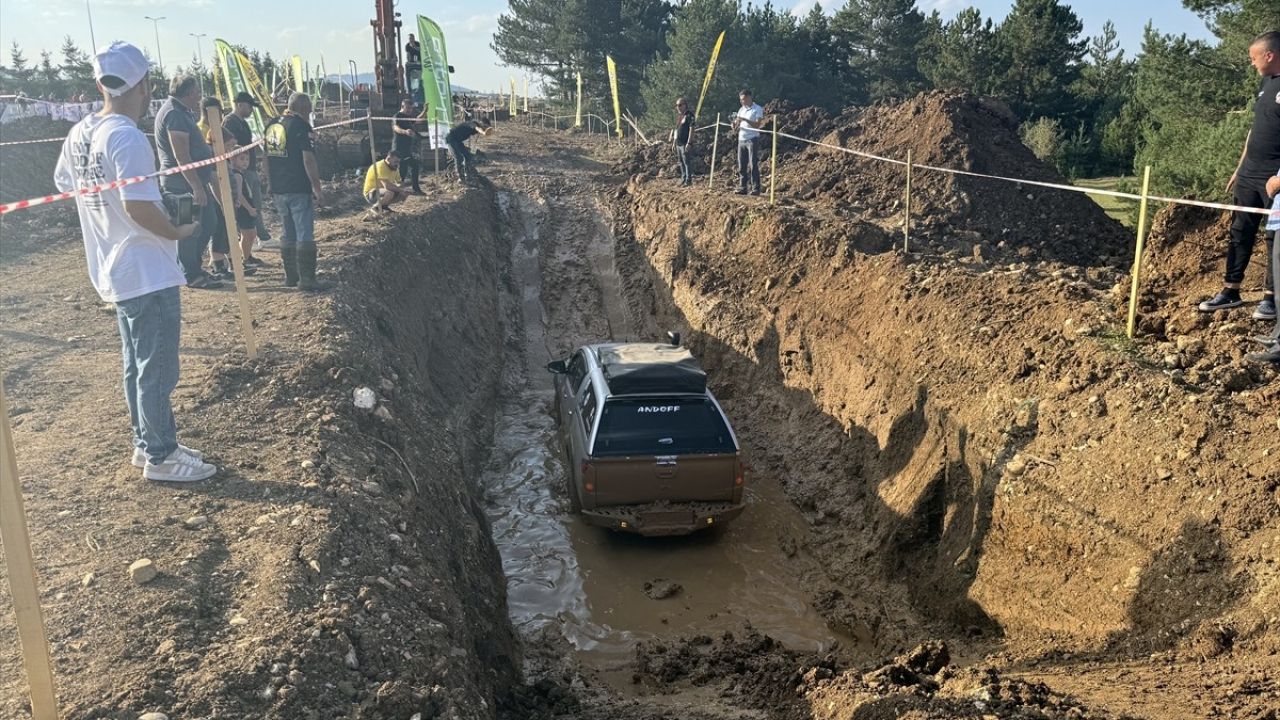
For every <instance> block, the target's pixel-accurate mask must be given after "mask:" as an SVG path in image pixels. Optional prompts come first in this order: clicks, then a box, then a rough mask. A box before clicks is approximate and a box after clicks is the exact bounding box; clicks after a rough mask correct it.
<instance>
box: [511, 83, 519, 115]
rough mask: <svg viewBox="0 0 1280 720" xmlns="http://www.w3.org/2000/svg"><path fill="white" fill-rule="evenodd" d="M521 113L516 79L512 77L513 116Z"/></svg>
mask: <svg viewBox="0 0 1280 720" xmlns="http://www.w3.org/2000/svg"><path fill="white" fill-rule="evenodd" d="M519 114H520V108H519V107H517V106H516V79H515V78H511V117H516V116H517V115H519Z"/></svg>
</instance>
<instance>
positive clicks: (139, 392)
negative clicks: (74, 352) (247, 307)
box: [53, 42, 218, 482]
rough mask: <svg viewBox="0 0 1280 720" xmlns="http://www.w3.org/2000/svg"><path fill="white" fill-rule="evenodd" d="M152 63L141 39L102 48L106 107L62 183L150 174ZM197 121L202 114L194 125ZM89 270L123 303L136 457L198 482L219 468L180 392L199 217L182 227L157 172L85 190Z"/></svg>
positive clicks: (97, 61) (73, 151)
mask: <svg viewBox="0 0 1280 720" xmlns="http://www.w3.org/2000/svg"><path fill="white" fill-rule="evenodd" d="M149 73H150V63H149V62H148V61H147V58H146V57H145V56H143V54H142V51H141V50H139V49H138V48H136V47H134V46H133V45H130V44H128V43H124V42H114V43H112V44H110V45H108V46H106V47H104V48H102V49H101V50H99V51H98V52H97V54H96V55H95V56H94V59H93V77H94V80H95V81H96V82H97V85H98V89H99V90H100V91H101V92H102V96H103V100H104V103H105V104H104V107H103V108H102V110H101V111H100V112H98V113H95V114H93V115H89V116H88V117H86V118H84V119H83V120H81V121H80V122H79V123H76V126H75V127H73V128H72V129H71V133H70V134H69V135H68V136H67V139H66V140H65V141H63V144H62V152H61V153H60V154H59V155H58V166H57V169H56V170H55V171H54V178H53V179H54V182H55V183H56V184H57V186H58V189H59V190H61V191H62V192H69V191H72V190H78V189H82V188H86V187H91V186H94V185H100V184H105V183H110V182H114V181H116V180H120V179H123V178H132V177H138V176H142V175H150V174H152V173H154V172H155V171H156V163H155V155H153V154H152V151H151V145H150V143H148V142H147V138H146V136H145V135H143V134H142V131H141V130H139V129H138V120H139V119H140V118H141V117H142V114H143V113H144V112H145V111H146V109H147V108H148V107H149V106H150V103H151V83H150V81H149V80H148V77H149ZM194 124H195V122H194V120H192V125H193V126H194ZM76 209H77V211H78V212H79V215H80V231H81V234H82V235H83V238H84V249H85V259H86V260H87V262H88V265H89V279H90V280H91V281H92V283H93V287H94V289H95V290H97V291H98V295H99V296H100V297H101V298H102V299H103V301H105V302H110V303H115V306H116V319H117V324H118V326H119V330H120V340H121V351H122V353H123V355H124V397H125V402H126V403H127V404H128V406H129V419H130V421H131V423H132V425H133V446H134V450H133V464H134V465H135V466H136V467H140V468H142V476H143V477H145V478H147V479H148V480H158V481H166V482H194V481H197V480H204V479H206V478H209V477H212V476H213V475H214V474H215V473H217V471H218V469H217V468H216V467H214V466H213V465H210V464H209V463H206V462H204V461H203V460H202V459H201V457H200V453H199V452H197V451H195V450H192V449H191V448H188V447H184V446H183V445H180V444H178V430H177V424H176V422H175V421H174V417H173V405H172V403H171V402H170V395H171V394H172V393H173V389H174V388H175V387H176V386H177V384H178V340H179V336H180V334H181V321H180V315H181V298H180V296H179V294H178V288H179V287H181V286H182V285H183V284H184V281H185V278H184V276H183V272H182V270H180V269H179V267H178V252H177V250H178V248H177V245H178V243H180V242H181V241H182V240H183V239H184V238H189V237H191V236H192V235H193V234H195V232H196V230H197V228H196V224H195V223H188V224H184V225H182V226H180V227H175V226H174V225H173V223H172V222H170V220H169V217H168V215H167V213H166V212H165V210H164V205H163V204H162V199H161V196H160V185H159V183H158V182H157V181H156V180H155V179H154V178H151V179H148V180H145V181H143V182H140V183H136V184H133V185H127V186H125V187H122V188H119V189H116V190H107V191H104V192H101V193H97V194H93V195H82V196H79V197H77V198H76Z"/></svg>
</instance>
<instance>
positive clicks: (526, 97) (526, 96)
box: [524, 75, 529, 112]
mask: <svg viewBox="0 0 1280 720" xmlns="http://www.w3.org/2000/svg"><path fill="white" fill-rule="evenodd" d="M524 111H525V112H529V76H528V75H525V76H524Z"/></svg>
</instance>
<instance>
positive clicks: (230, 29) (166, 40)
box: [0, 0, 1210, 91]
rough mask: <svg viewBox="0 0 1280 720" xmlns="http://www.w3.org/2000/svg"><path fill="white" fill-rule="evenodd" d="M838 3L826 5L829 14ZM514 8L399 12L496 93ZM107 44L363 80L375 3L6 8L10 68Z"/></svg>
mask: <svg viewBox="0 0 1280 720" xmlns="http://www.w3.org/2000/svg"><path fill="white" fill-rule="evenodd" d="M813 2H814V0H780V2H779V3H778V4H779V5H782V6H790V7H792V8H794V11H795V12H804V11H806V10H807V9H808V8H809V7H812V5H813ZM840 4H842V3H841V2H839V0H836V1H833V0H827V1H826V2H823V6H824V8H826V9H827V11H828V12H832V11H834V9H835V8H836V7H838V5H840ZM1012 4H1013V3H1012V0H981V1H979V2H961V1H960V0H921V2H920V8H921V9H922V10H923V11H925V12H926V13H927V12H930V11H932V10H933V9H934V8H938V9H939V10H941V11H942V13H943V15H944V16H946V17H951V16H952V15H954V14H955V13H956V12H957V11H958V10H960V9H961V8H964V7H966V6H970V5H973V6H977V7H978V8H979V9H981V10H982V12H983V14H984V15H989V16H992V17H995V18H996V19H999V18H1001V17H1003V16H1004V15H1005V14H1006V13H1007V12H1008V10H1009V8H1010V7H1011V6H1012ZM1069 4H1070V5H1071V6H1072V7H1073V8H1074V9H1075V11H1076V14H1077V15H1079V16H1080V18H1081V20H1083V22H1084V26H1085V33H1086V34H1089V35H1092V34H1095V33H1097V32H1098V30H1099V29H1100V28H1101V27H1102V23H1103V22H1104V21H1106V20H1107V19H1108V18H1110V19H1111V20H1113V21H1114V22H1115V24H1116V27H1117V30H1118V31H1119V33H1120V40H1121V43H1122V44H1123V46H1124V47H1125V48H1126V49H1127V50H1128V51H1129V52H1130V54H1132V53H1136V52H1137V50H1138V49H1139V47H1140V46H1141V41H1142V27H1143V25H1144V24H1146V22H1147V21H1148V20H1154V22H1155V25H1156V27H1157V28H1159V29H1160V30H1161V31H1163V32H1170V33H1187V34H1188V35H1191V36H1192V37H1201V38H1208V37H1210V34H1209V33H1208V31H1207V30H1206V29H1205V26H1204V23H1203V22H1202V21H1201V20H1200V19H1199V18H1198V17H1196V16H1195V15H1194V14H1193V13H1191V12H1189V11H1187V10H1185V9H1184V8H1183V7H1182V3H1181V2H1180V1H1179V0H1144V2H1141V3H1138V2H1118V1H1117V0H1073V1H1071V2H1069ZM506 7H507V5H506V3H505V2H498V1H497V0H471V1H470V2H466V3H427V2H421V3H412V2H407V1H406V0H399V2H398V3H397V10H398V11H399V12H401V13H402V14H403V16H402V20H404V21H405V27H404V28H403V29H402V30H401V33H402V36H403V37H406V38H407V37H408V33H409V32H412V31H413V30H411V28H410V25H416V16H417V15H418V14H423V15H427V16H429V17H431V18H432V19H434V20H436V22H438V23H440V25H441V26H442V27H443V28H444V31H445V39H446V43H447V45H448V51H449V61H450V63H451V64H452V65H453V66H454V67H455V68H456V70H457V72H456V73H455V74H454V77H453V80H454V83H455V84H457V85H462V86H466V87H469V88H473V89H477V90H482V91H493V90H495V89H496V88H497V87H498V85H499V84H500V83H506V82H508V78H509V77H510V76H511V75H515V74H517V73H514V72H512V71H510V70H508V69H506V68H502V67H499V65H498V59H497V57H496V55H495V54H494V52H493V51H492V50H491V49H490V48H489V43H490V41H491V39H492V36H493V32H494V30H495V29H496V28H497V18H498V15H499V14H500V13H502V12H504V11H505V10H506ZM86 8H88V10H89V11H91V12H92V17H93V30H94V35H95V37H96V38H97V41H98V44H99V45H103V44H105V43H106V42H108V41H110V40H116V39H119V40H128V41H129V42H132V43H134V44H135V45H138V46H139V47H142V48H144V49H145V50H147V52H149V53H151V56H152V57H153V58H156V57H157V52H156V36H155V32H154V29H153V24H152V22H151V21H150V20H146V19H145V17H144V16H146V15H150V16H152V17H164V18H165V19H164V20H161V21H160V22H159V32H160V39H159V42H160V45H159V48H160V52H159V54H158V56H159V57H161V58H162V59H163V60H164V64H165V66H166V67H168V68H172V67H173V66H175V65H179V64H181V65H185V64H188V63H189V62H190V59H191V58H192V57H193V56H194V55H195V54H196V43H197V40H196V38H193V37H191V36H190V33H206V34H207V37H205V38H203V39H202V40H200V42H201V43H203V54H204V57H205V61H206V63H207V62H208V61H209V57H210V55H211V54H212V52H213V39H214V38H215V37H220V38H223V39H225V40H227V41H228V42H231V43H235V44H241V45H245V46H247V47H250V48H255V49H257V50H259V51H270V52H271V54H272V55H273V56H275V57H277V58H283V57H287V56H289V55H292V54H294V53H297V54H299V55H302V57H303V58H304V59H305V60H306V61H307V62H308V63H309V64H310V65H312V66H314V65H317V64H319V63H320V60H321V56H323V58H324V63H325V69H326V70H327V71H328V72H329V73H330V74H334V73H337V72H346V68H347V61H348V60H355V61H356V63H357V66H358V68H359V71H360V72H361V73H369V72H371V71H372V60H373V34H372V33H373V31H372V28H371V27H370V26H369V21H370V20H371V19H372V18H373V16H374V6H373V2H372V0H345V1H344V2H341V3H323V2H316V1H315V0H269V1H263V0H218V1H217V2H214V0H88V1H87V2H86V0H0V41H2V42H3V43H4V49H3V57H2V58H0V59H2V62H3V64H5V65H8V64H9V52H8V48H9V45H10V43H11V42H13V41H15V40H16V41H17V42H18V44H19V45H20V46H21V47H22V50H23V53H24V54H25V55H26V57H27V59H28V60H29V61H31V62H35V61H37V60H38V59H39V56H40V50H43V49H48V50H51V51H53V52H54V57H55V59H57V58H58V53H57V50H58V48H59V47H60V46H61V45H62V39H63V37H64V36H66V35H70V36H71V37H72V39H73V40H75V41H76V43H77V44H79V45H80V46H81V47H82V48H86V49H87V48H88V47H89V46H90V42H89V12H88V11H87V10H86Z"/></svg>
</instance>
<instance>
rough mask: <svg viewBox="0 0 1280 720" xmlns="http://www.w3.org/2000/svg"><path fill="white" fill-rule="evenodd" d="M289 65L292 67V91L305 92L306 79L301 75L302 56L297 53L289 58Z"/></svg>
mask: <svg viewBox="0 0 1280 720" xmlns="http://www.w3.org/2000/svg"><path fill="white" fill-rule="evenodd" d="M289 66H290V67H291V68H292V69H293V91H294V92H300V93H305V92H306V91H307V81H306V79H305V78H304V77H303V76H302V58H301V57H300V56H298V55H294V56H293V57H292V58H289Z"/></svg>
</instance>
